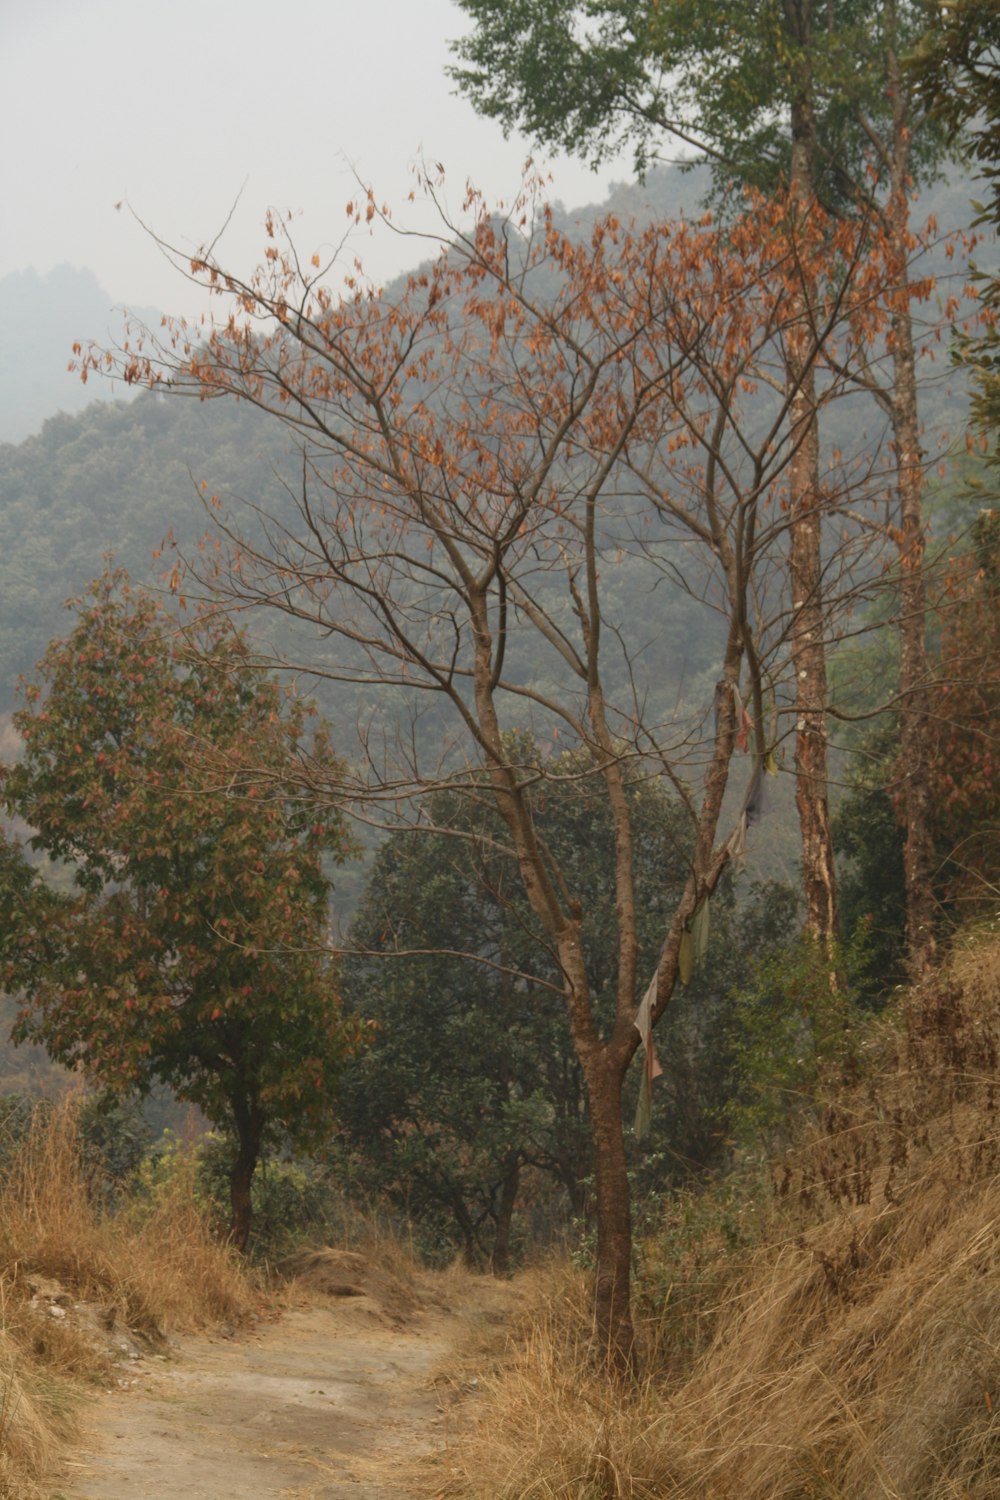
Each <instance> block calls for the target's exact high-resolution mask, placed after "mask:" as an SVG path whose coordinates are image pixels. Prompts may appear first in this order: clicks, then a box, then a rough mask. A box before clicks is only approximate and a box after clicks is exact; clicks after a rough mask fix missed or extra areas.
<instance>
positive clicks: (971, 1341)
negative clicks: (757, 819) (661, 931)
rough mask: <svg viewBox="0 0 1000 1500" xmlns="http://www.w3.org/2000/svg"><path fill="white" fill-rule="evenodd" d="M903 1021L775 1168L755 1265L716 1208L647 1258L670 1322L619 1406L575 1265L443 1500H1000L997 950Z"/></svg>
mask: <svg viewBox="0 0 1000 1500" xmlns="http://www.w3.org/2000/svg"><path fill="white" fill-rule="evenodd" d="M900 1021H901V1024H899V1025H897V1026H896V1027H895V1028H890V1027H886V1028H885V1030H884V1032H883V1033H882V1035H881V1037H880V1039H879V1042H878V1046H879V1049H880V1055H879V1058H878V1063H877V1067H875V1069H874V1070H873V1072H872V1074H871V1075H870V1077H869V1078H868V1079H867V1081H866V1082H865V1083H863V1084H859V1085H857V1086H856V1088H855V1089H854V1090H853V1091H851V1092H848V1093H846V1094H844V1095H842V1096H841V1097H840V1098H838V1099H836V1100H833V1101H831V1102H830V1106H829V1109H828V1110H827V1113H826V1119H825V1123H824V1126H823V1128H822V1129H821V1130H818V1131H816V1132H815V1133H814V1134H813V1136H812V1137H811V1138H810V1139H808V1140H806V1141H804V1142H803V1143H801V1145H800V1146H799V1147H798V1149H797V1150H796V1151H795V1152H794V1153H792V1154H790V1155H789V1156H788V1157H787V1158H785V1159H784V1160H782V1161H781V1162H779V1163H777V1164H775V1167H774V1179H775V1187H776V1192H775V1195H774V1197H773V1198H772V1199H771V1201H770V1203H769V1204H767V1205H763V1204H761V1205H759V1206H758V1208H757V1209H756V1210H755V1213H756V1215H757V1220H756V1223H755V1225H754V1226H753V1232H752V1233H750V1232H748V1233H747V1234H746V1236H745V1240H746V1241H748V1242H749V1241H751V1240H753V1239H754V1238H756V1240H757V1243H756V1245H755V1246H753V1247H751V1246H750V1244H749V1243H745V1244H744V1247H743V1248H742V1249H738V1250H737V1251H736V1253H735V1255H734V1252H733V1250H732V1248H731V1243H727V1239H726V1236H724V1235H720V1233H719V1216H718V1215H716V1216H715V1217H713V1214H712V1212H711V1205H707V1206H706V1207H705V1210H704V1213H703V1215H702V1217H701V1219H700V1220H698V1219H697V1218H696V1217H695V1218H692V1221H691V1222H690V1223H689V1224H688V1226H687V1236H686V1239H683V1238H682V1237H680V1236H678V1233H677V1225H676V1223H675V1224H673V1225H671V1226H669V1233H668V1234H667V1235H666V1236H665V1239H664V1241H662V1242H661V1243H660V1245H659V1246H657V1245H654V1246H652V1247H650V1249H649V1251H648V1253H647V1255H646V1257H645V1270H646V1274H647V1277H648V1290H649V1291H650V1293H651V1294H652V1293H658V1294H659V1302H660V1308H659V1316H658V1317H657V1318H654V1319H653V1320H652V1321H651V1323H650V1325H649V1326H648V1328H647V1329H646V1339H647V1345H648V1347H647V1350H646V1355H647V1359H646V1369H647V1370H648V1372H649V1374H648V1376H647V1379H646V1382H645V1383H644V1385H643V1386H642V1387H641V1388H640V1389H638V1390H636V1391H633V1392H631V1393H630V1396H629V1398H628V1399H623V1398H622V1396H621V1395H620V1393H618V1392H615V1391H613V1390H609V1389H608V1387H607V1386H606V1385H605V1384H604V1383H603V1382H602V1380H601V1379H600V1378H599V1377H598V1375H597V1374H596V1373H595V1371H594V1367H593V1364H592V1361H591V1359H590V1356H589V1326H588V1314H587V1300H586V1287H585V1285H584V1283H583V1280H582V1278H580V1277H578V1276H576V1275H575V1274H574V1273H571V1272H570V1271H568V1270H567V1269H566V1268H563V1269H562V1270H561V1271H560V1272H559V1273H558V1275H557V1276H556V1279H555V1281H554V1282H553V1283H552V1284H550V1286H549V1287H548V1288H547V1289H542V1290H540V1291H539V1293H538V1296H537V1298H536V1302H535V1307H534V1309H533V1312H532V1315H531V1316H530V1318H529V1319H528V1321H527V1326H525V1327H522V1328H521V1329H520V1330H516V1331H515V1336H514V1337H513V1339H512V1342H511V1347H510V1350H509V1352H508V1354H507V1357H506V1360H505V1362H504V1364H503V1367H502V1368H501V1369H500V1370H499V1372H498V1373H495V1374H492V1375H489V1376H487V1377H486V1379H485V1381H484V1384H485V1385H486V1395H485V1397H484V1399H482V1400H481V1401H479V1402H477V1403H470V1412H469V1416H470V1421H471V1422H472V1424H473V1430H472V1432H471V1433H470V1434H469V1436H468V1437H467V1438H466V1439H464V1440H463V1441H462V1442H461V1443H460V1444H458V1445H456V1447H455V1448H454V1449H453V1450H452V1452H451V1453H450V1454H449V1463H450V1465H451V1469H452V1474H451V1479H450V1482H449V1484H448V1486H447V1488H446V1490H445V1493H447V1494H449V1495H453V1496H463V1497H469V1500H473V1497H475V1500H479V1497H482V1496H484V1495H489V1496H491V1497H495V1500H555V1497H560V1500H654V1497H655V1500H667V1497H674V1500H870V1497H885V1500H944V1497H951V1500H992V1497H995V1496H997V1495H998V1494H1000V1410H998V1408H1000V1121H998V1118H997V1104H998V1097H997V1089H998V1085H1000V1078H998V1074H997V1061H998V1057H1000V946H998V945H997V944H996V943H995V942H989V943H980V944H978V945H973V946H969V947H967V948H966V949H964V950H963V951H962V952H960V953H958V954H957V955H956V956H955V957H954V959H953V960H952V962H951V963H950V965H949V966H948V968H947V970H946V971H945V972H944V973H943V974H942V975H941V976H939V977H938V978H937V979H936V980H935V981H934V983H933V984H929V985H928V986H926V987H925V988H924V989H923V990H920V991H918V992H917V993H915V994H914V995H912V996H911V997H909V999H908V1000H907V1001H906V1003H905V1005H904V1006H903V1009H902V1014H901V1017H900ZM731 1240H732V1236H730V1241H731ZM664 1244H665V1245H666V1246H667V1250H666V1251H665V1250H664ZM668 1289H669V1295H668V1294H667V1293H668ZM679 1290H680V1291H682V1292H683V1296H682V1297H681V1298H680V1301H679V1302H678V1296H677V1293H678V1291H679ZM655 1300H656V1298H655V1296H653V1295H650V1296H648V1297H647V1299H646V1303H647V1305H649V1304H650V1303H652V1302H655ZM642 1305H643V1300H642V1298H641V1297H640V1306H642Z"/></svg>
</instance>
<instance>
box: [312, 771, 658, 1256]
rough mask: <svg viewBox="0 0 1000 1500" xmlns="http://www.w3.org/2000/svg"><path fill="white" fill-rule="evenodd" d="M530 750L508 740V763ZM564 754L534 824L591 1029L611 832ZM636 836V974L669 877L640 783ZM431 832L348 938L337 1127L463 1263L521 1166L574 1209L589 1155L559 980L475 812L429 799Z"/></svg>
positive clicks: (392, 862) (598, 1006)
mask: <svg viewBox="0 0 1000 1500" xmlns="http://www.w3.org/2000/svg"><path fill="white" fill-rule="evenodd" d="M537 755H538V751H537V747H535V746H534V744H533V743H528V742H527V741H526V743H525V753H524V758H525V761H526V763H527V762H528V761H531V760H532V758H533V757H534V758H536V759H537ZM587 769H589V762H587V761H586V760H585V758H584V757H582V756H580V755H577V754H573V753H567V754H564V755H561V756H557V757H554V758H551V759H550V760H548V761H547V762H546V776H545V779H544V781H543V782H541V783H540V784H539V786H538V789H537V791H536V793H535V795H534V798H533V810H534V814H535V820H536V826H537V827H538V829H539V832H540V833H541V835H542V836H543V838H544V839H545V842H546V846H547V848H548V849H549V850H550V851H551V853H552V857H553V859H554V860H555V861H557V862H558V864H559V867H560V868H561V870H562V872H563V875H564V877H565V880H566V883H567V886H568V888H569V889H570V890H572V891H573V893H574V895H575V896H576V898H577V899H578V900H579V901H580V905H581V909H582V918H583V933H584V941H585V946H586V954H587V967H588V977H589V980H590V983H591V985H592V986H593V993H594V995H595V997H596V1003H595V1010H596V1013H597V1016H598V1020H599V1024H602V1025H604V1024H607V1023H608V1022H609V1020H610V1017H611V1016H612V1015H613V1013H614V985H615V979H616V972H617V948H616V927H615V909H614V894H613V888H612V884H611V881H610V879H609V875H608V872H609V870H610V869H611V868H612V867H613V830H612V825H611V818H610V813H609V810H608V807H607V803H606V800H605V799H604V798H603V797H602V796H601V795H600V792H599V790H598V789H597V788H596V787H595V785H594V781H593V778H592V777H591V776H589V775H587V774H585V772H586V771H587ZM630 796H631V799H632V803H633V809H632V810H633V818H634V825H635V828H636V831H637V840H636V872H637V905H638V908H639V913H640V933H639V938H640V972H641V973H643V974H646V975H648V973H650V972H651V971H652V968H653V965H654V964H655V961H656V957H657V954H658V948H659V944H660V942H661V941H662V931H663V920H664V912H665V911H666V910H667V909H668V908H669V904H670V902H671V901H672V900H674V899H676V895H677V892H678V888H679V887H680V885H681V884H682V883H683V880H684V877H685V874H686V865H685V863H684V851H685V848H686V839H687V834H686V825H685V819H684V816H683V814H682V813H681V810H680V808H679V805H678V804H676V803H674V802H673V801H672V800H671V799H670V798H668V797H667V796H666V795H664V793H663V792H662V791H661V789H660V788H659V786H658V784H656V783H652V782H644V783H643V782H636V783H635V784H634V785H633V787H632V788H631V791H630ZM427 817H428V820H429V822H430V824H431V825H433V830H434V831H428V830H426V829H416V830H406V829H401V830H400V831H399V832H397V833H395V834H393V835H392V836H391V837H390V838H389V839H388V840H387V842H386V843H385V844H384V845H383V846H382V848H381V849H380V850H379V853H378V856H377V858H376V861H375V864H374V867H373V870H372V874H371V877H370V879H369V882H368V886H367V889H366V892H365V896H364V899H363V901H362V904H361V908H360V911H359V913H358V917H357V920H356V922H355V925H354V927H353V929H352V933H351V940H352V944H353V946H354V947H356V948H357V949H359V950H361V952H359V953H358V954H357V955H356V956H354V957H350V958H348V959H347V960H346V962H345V975H344V983H345V996H346V998H347V999H348V1001H349V1003H350V1004H351V1005H352V1006H354V1007H355V1008H356V1009H357V1010H358V1011H359V1013H361V1014H362V1015H364V1016H365V1018H366V1019H367V1020H368V1022H369V1024H370V1027H371V1030H372V1044H371V1046H370V1047H368V1048H367V1049H366V1050H365V1051H364V1052H363V1053H362V1054H361V1056H360V1057H359V1058H358V1059H357V1060H356V1062H355V1063H354V1064H353V1066H352V1067H351V1068H350V1070H349V1071H348V1073H347V1075H346V1077H345V1081H344V1088H343V1093H342V1102H341V1114H342V1118H343V1121H344V1124H345V1128H346V1130H347V1131H348V1134H349V1138H350V1140H351V1142H352V1144H353V1149H354V1150H355V1151H356V1152H358V1153H360V1155H361V1157H362V1160H363V1162H364V1163H365V1164H366V1167H367V1169H368V1171H369V1173H370V1179H371V1180H372V1181H377V1182H378V1183H379V1184H380V1185H381V1186H382V1187H383V1188H384V1189H385V1190H386V1191H387V1192H389V1194H390V1195H391V1196H392V1198H393V1200H394V1201H395V1202H396V1203H397V1204H398V1205H399V1206H401V1207H403V1208H405V1209H406V1210H407V1211H408V1212H409V1213H410V1214H412V1215H413V1216H414V1217H416V1218H418V1219H420V1220H422V1221H423V1222H424V1223H426V1224H433V1225H434V1233H435V1234H437V1235H438V1236H443V1237H444V1238H445V1239H447V1240H450V1241H451V1242H452V1243H458V1244H460V1245H461V1246H462V1247H463V1249H464V1251H465V1253H466V1255H467V1257H468V1258H469V1259H473V1260H474V1259H476V1258H478V1257H479V1256H481V1255H487V1256H488V1255H490V1254H491V1253H492V1251H493V1249H494V1246H495V1240H496V1235H497V1233H498V1229H499V1232H500V1233H501V1236H502V1235H503V1234H504V1233H505V1232H506V1227H509V1226H508V1225H506V1221H505V1212H506V1210H505V1207H504V1205H505V1189H506V1192H507V1196H508V1197H509V1196H510V1194H511V1192H512V1191H513V1189H514V1186H515V1184H516V1178H517V1174H518V1173H519V1172H520V1171H521V1170H522V1169H525V1168H534V1169H536V1170H538V1171H541V1172H542V1173H544V1174H547V1175H548V1177H549V1178H550V1179H551V1180H552V1181H554V1182H555V1183H557V1184H559V1185H560V1186H561V1187H562V1188H563V1189H565V1191H566V1193H567V1195H568V1197H569V1201H570V1205H571V1206H572V1208H573V1209H574V1210H575V1211H577V1212H579V1211H580V1210H581V1209H582V1207H583V1202H584V1196H585V1189H584V1179H585V1178H586V1177H587V1176H588V1174H589V1172H590V1148H589V1142H588V1127H587V1122H586V1115H585V1104H584V1090H583V1081H582V1077H581V1072H580V1067H579V1064H578V1062H577V1061H576V1059H575V1057H574V1054H573V1048H572V1045H571V1042H570V1036H569V1026H568V1021H567V1019H566V1015H565V1009H564V1007H563V1005H562V1003H561V999H560V985H561V977H560V975H559V973H558V970H557V966H556V963H555V960H554V956H553V955H552V953H551V952H550V950H549V948H548V946H547V945H546V944H545V943H544V942H543V940H542V936H541V932H540V929H539V927H538V923H537V921H536V919H535V918H534V917H533V916H532V914H531V911H530V908H529V906H528V903H527V900H526V898H525V895H524V892H523V889H522V886H521V882H520V878H519V875H518V872H517V868H516V865H515V862H514V860H513V857H512V855H511V853H510V852H509V851H508V850H507V849H506V847H505V839H504V836H503V830H502V825H501V824H500V820H499V817H498V816H497V814H496V813H495V811H493V810H491V808H490V806H489V804H488V803H487V802H486V801H485V800H479V799H477V798H476V797H475V796H474V795H473V796H468V795H466V796H463V795H462V794H461V793H460V792H457V791H455V792H451V791H448V792H442V793H440V794H438V795H437V796H436V797H435V798H433V799H432V801H431V803H430V806H429V808H428V811H427Z"/></svg>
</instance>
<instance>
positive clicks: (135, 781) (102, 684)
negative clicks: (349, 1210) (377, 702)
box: [2, 573, 357, 1248]
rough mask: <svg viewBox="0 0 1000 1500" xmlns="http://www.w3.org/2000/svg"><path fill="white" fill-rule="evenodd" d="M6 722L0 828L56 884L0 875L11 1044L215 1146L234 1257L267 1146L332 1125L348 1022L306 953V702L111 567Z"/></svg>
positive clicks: (322, 944)
mask: <svg viewBox="0 0 1000 1500" xmlns="http://www.w3.org/2000/svg"><path fill="white" fill-rule="evenodd" d="M76 609H77V618H76V623H75V625H74V627H73V629H72V631H71V632H70V634H69V635H68V636H67V637H66V638H65V639H63V640H58V641H55V642H53V644H52V645H51V646H50V647H49V650H48V651H47V652H46V654H45V656H44V658H43V659H42V661H41V663H40V664H39V669H38V671H39V678H38V681H37V682H35V683H32V684H29V685H27V686H26V687H25V688H24V696H25V699H26V702H25V706H24V707H23V708H22V709H21V710H20V711H19V712H18V713H17V714H16V715H15V725H16V727H17V729H18V731H19V732H20V734H21V737H22V739H23V741H24V751H23V755H22V757H21V759H20V760H19V761H18V762H17V763H16V764H14V765H9V766H6V767H4V769H3V780H2V795H3V803H4V806H5V807H6V809H7V811H8V813H10V814H12V815H16V816H18V817H20V818H23V819H24V821H25V822H26V823H27V824H28V825H29V827H30V828H32V829H33V830H34V833H33V835H32V838H31V843H32V845H33V847H34V848H35V849H38V850H41V851H44V852H45V854H47V855H48V856H49V858H50V859H51V860H53V861H57V862H61V863H62V864H64V865H65V866H66V867H67V868H68V870H69V871H70V872H71V876H72V889H71V891H70V892H69V893H56V892H53V891H51V890H49V889H48V887H46V886H45V885H44V883H43V882H42V881H41V880H39V879H38V878H37V877H36V878H35V879H34V880H32V881H31V883H30V884H29V885H28V886H27V887H26V886H25V883H24V881H23V879H21V878H20V876H19V875H18V870H17V868H14V877H15V878H14V881H13V884H11V882H10V881H6V882H5V896H4V914H5V917H6V918H7V919H8V921H9V922H10V924H11V925H10V928H9V929H8V933H9V936H8V939H7V940H6V941H5V943H4V948H3V959H4V972H3V981H4V984H5V987H6V988H8V989H18V990H20V991H21V992H22V993H23V995H24V997H25V1007H24V1010H23V1012H22V1015H21V1019H20V1023H19V1024H20V1034H21V1036H22V1037H23V1038H31V1039H34V1040H39V1041H42V1042H44V1043H45V1045H46V1046H47V1048H48V1049H49V1052H50V1053H51V1054H52V1055H53V1056H54V1057H56V1058H58V1059H59V1060H60V1061H62V1062H64V1063H67V1064H68V1065H70V1066H78V1067H80V1068H81V1069H82V1070H83V1071H84V1072H86V1074H87V1075H88V1076H89V1077H91V1078H93V1079H94V1080H95V1081H96V1082H98V1083H99V1084H100V1085H101V1087H102V1088H103V1089H104V1090H106V1091H107V1092H109V1093H111V1094H117V1095H120V1096H124V1095H127V1094H130V1093H133V1092H136V1091H137V1092H139V1093H140V1094H141V1093H144V1092H146V1091H148V1090H149V1089H150V1088H151V1087H152V1086H153V1085H154V1084H156V1083H162V1084H166V1085H168V1086H169V1087H170V1088H171V1089H173V1090H174V1092H175V1093H176V1094H177V1095H178V1097H179V1098H181V1099H185V1100H189V1101H190V1102H191V1103H193V1104H196V1105H197V1106H198V1107H199V1108H200V1109H201V1110H203V1111H204V1113H205V1114H206V1115H207V1117H208V1118H209V1119H210V1120H211V1121H212V1122H213V1123H214V1124H216V1125H218V1126H220V1127H224V1128H226V1129H228V1130H230V1131H231V1132H232V1135H233V1137H234V1138H235V1150H234V1156H233V1161H232V1168H231V1173H230V1186H231V1198H232V1224H231V1236H232V1239H233V1242H234V1243H235V1244H237V1245H238V1246H240V1247H241V1248H242V1246H244V1245H245V1243H246V1239H247V1234H248V1232H249V1227H250V1185H251V1181H252V1178H253V1174H254V1170H255V1167H256V1165H257V1162H258V1160H259V1158H260V1154H261V1151H262V1150H263V1149H264V1147H265V1146H266V1145H267V1143H268V1142H281V1143H285V1144H287V1145H290V1146H292V1147H299V1148H306V1147H309V1146H311V1145H313V1144H315V1143H316V1142H317V1141H319V1140H320V1139H322V1138H323V1137H324V1136H325V1135H326V1134H327V1133H328V1132H329V1130H330V1127H331V1118H332V1109H333V1099H334V1092H335V1087H336V1083H337V1080H338V1078H339V1076H340V1071H341V1068H342V1065H343V1062H344V1059H345V1057H346V1056H347V1054H348V1053H349V1052H350V1051H351V1050H352V1049H353V1046H354V1043H355V1039H356V1036H357V1027H356V1025H355V1024H354V1022H353V1021H352V1020H350V1019H349V1018H347V1019H345V1017H344V1016H343V1015H342V1012H341V1007H340V1001H339V998H338V990H337V975H336V972H335V969H334V965H333V962H332V960H331V958H330V955H329V952H328V949H327V940H328V904H329V896H330V891H331V881H330V875H329V867H330V864H331V863H338V862H339V861H340V860H342V859H343V857H344V854H345V851H346V841H345V834H344V828H343V824H342V821H341V819H340V817H339V815H338V814H337V813H336V812H335V811H330V810H328V809H327V810H324V811H322V812H317V810H316V809H315V808H314V806H313V805H312V802H311V801H310V799H308V798H307V797H304V796H303V795H302V794H301V791H300V782H301V770H300V768H301V765H302V763H303V762H304V761H306V760H308V762H309V763H310V764H311V765H312V766H313V767H317V766H321V767H323V768H324V769H325V772H326V774H327V775H328V776H330V777H331V778H334V779H335V778H336V777H337V776H338V775H339V774H340V771H339V762H338V760H337V757H336V756H335V755H334V753H333V751H332V749H331V747H330V743H329V739H328V736H327V734H326V732H325V730H324V729H323V728H322V727H317V728H315V729H312V731H311V732H310V725H309V717H310V711H309V709H308V707H307V706H306V705H305V704H304V703H303V702H301V700H299V699H298V698H297V697H295V696H294V695H292V694H290V693H288V692H286V691H285V690H284V689H282V688H281V687H280V686H279V684H278V683H277V682H276V681H274V680H273V679H271V678H269V677H268V676H266V675H265V674H264V673H262V672H261V671H260V670H259V669H258V668H257V666H256V665H255V664H254V661H253V658H252V654H251V652H250V650H249V647H248V645H247V643H246V641H245V640H244V639H243V638H242V637H241V636H240V635H238V634H237V633H235V632H234V631H233V630H232V629H231V628H230V627H229V626H228V624H227V623H226V622H225V621H224V620H221V619H220V618H219V617H217V616H216V617H212V616H200V617H199V618H198V619H197V620H195V621H194V622H193V623H192V624H189V625H187V626H181V625H178V624H177V623H176V622H174V621H171V620H170V619H168V617H167V616H166V615H165V614H164V613H163V611H162V609H161V608H160V607H159V606H158V605H157V603H156V602H155V601H154V600H153V599H152V598H151V597H150V596H149V595H147V594H144V593H142V592H136V591H133V590H132V589H131V588H130V587H129V584H128V582H127V579H126V578H125V577H124V575H122V574H121V573H108V574H105V576H104V577H102V578H101V579H99V580H98V581H97V582H96V583H95V584H94V585H93V586H92V588H91V592H90V594H89V596H88V597H87V598H86V599H85V600H81V601H77V604H76Z"/></svg>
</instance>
